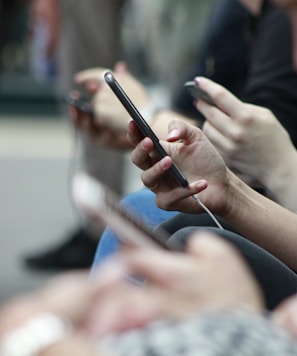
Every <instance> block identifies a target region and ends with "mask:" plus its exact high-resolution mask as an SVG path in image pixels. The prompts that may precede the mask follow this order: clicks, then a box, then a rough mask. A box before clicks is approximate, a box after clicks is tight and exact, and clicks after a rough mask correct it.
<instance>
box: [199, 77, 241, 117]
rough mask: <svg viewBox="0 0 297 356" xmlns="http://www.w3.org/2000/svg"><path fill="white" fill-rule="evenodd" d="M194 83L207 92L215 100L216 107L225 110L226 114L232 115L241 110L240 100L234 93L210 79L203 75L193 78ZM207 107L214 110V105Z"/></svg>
mask: <svg viewBox="0 0 297 356" xmlns="http://www.w3.org/2000/svg"><path fill="white" fill-rule="evenodd" d="M195 83H196V85H198V86H199V87H200V88H201V89H202V90H204V91H205V92H206V93H207V94H209V95H210V96H211V98H212V99H213V100H214V101H215V103H216V105H217V106H218V108H219V109H220V110H222V111H223V112H225V113H226V114H227V115H229V116H231V117H233V116H236V115H238V113H239V112H241V108H242V101H240V100H239V99H238V98H237V97H236V96H235V95H233V94H232V93H231V92H229V91H228V90H227V89H225V88H224V87H223V86H221V85H219V84H217V83H214V82H213V81H211V80H210V79H207V78H204V77H197V78H195ZM208 106H210V105H208ZM209 109H212V110H215V107H212V108H209Z"/></svg>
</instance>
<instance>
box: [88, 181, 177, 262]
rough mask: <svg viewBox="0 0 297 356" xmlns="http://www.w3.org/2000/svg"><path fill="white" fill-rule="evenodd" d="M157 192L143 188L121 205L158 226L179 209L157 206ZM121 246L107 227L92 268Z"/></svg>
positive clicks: (153, 225)
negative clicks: (166, 209)
mask: <svg viewBox="0 0 297 356" xmlns="http://www.w3.org/2000/svg"><path fill="white" fill-rule="evenodd" d="M155 198H156V196H155V194H154V193H152V192H151V191H150V190H149V189H147V188H143V189H141V190H139V191H137V192H134V193H131V194H129V195H127V196H126V197H125V198H123V199H122V201H121V206H123V207H128V208H129V209H130V210H131V209H133V211H135V214H137V215H139V216H140V217H141V218H142V219H143V220H144V221H145V222H146V223H147V225H148V226H150V227H151V228H154V227H156V226H157V225H159V224H160V223H161V222H163V221H165V220H167V219H169V218H171V217H173V216H175V215H176V214H177V213H178V212H177V211H165V210H162V209H160V208H158V207H157V205H156V203H155ZM118 248H119V240H118V238H117V236H116V235H115V234H114V233H113V232H112V231H111V230H110V229H109V228H106V229H105V230H104V231H103V234H102V236H101V239H100V242H99V245H98V248H97V251H96V254H95V258H94V261H93V266H92V269H94V268H96V267H97V266H98V265H99V264H100V263H101V262H102V261H103V260H104V259H105V258H106V257H108V256H111V255H112V254H113V253H115V252H116V251H117V250H118Z"/></svg>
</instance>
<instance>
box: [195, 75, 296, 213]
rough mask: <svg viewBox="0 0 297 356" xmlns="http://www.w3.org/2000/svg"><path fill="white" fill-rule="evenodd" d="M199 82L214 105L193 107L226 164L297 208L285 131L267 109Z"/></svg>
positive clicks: (207, 82)
mask: <svg viewBox="0 0 297 356" xmlns="http://www.w3.org/2000/svg"><path fill="white" fill-rule="evenodd" d="M199 86H200V87H201V88H202V89H203V90H205V91H206V92H207V93H208V94H209V95H210V96H211V97H213V98H217V102H218V103H219V108H215V107H210V106H209V105H207V104H206V103H205V102H203V101H200V102H198V103H197V109H198V110H199V111H201V112H202V113H203V115H204V116H205V117H206V119H207V121H206V123H205V124H204V127H203V131H204V133H205V134H206V136H207V137H208V138H209V140H210V141H211V142H212V143H213V144H214V146H215V147H216V148H217V150H218V151H219V152H220V154H221V155H222V156H223V157H224V159H225V161H226V163H227V165H228V166H231V167H232V168H235V169H236V170H238V171H239V172H241V173H243V174H245V175H248V176H249V177H252V178H253V179H254V180H256V181H259V182H261V183H262V184H263V185H264V186H266V187H267V188H268V189H269V190H270V191H271V192H272V193H273V195H274V196H275V198H276V200H277V202H279V203H280V204H281V205H283V206H284V207H286V208H288V209H291V210H292V211H297V192H296V190H295V189H294V185H295V182H296V180H297V152H296V149H295V147H294V146H293V144H292V142H291V139H290V137H289V135H288V132H287V131H286V130H285V129H284V128H283V126H282V125H281V124H280V123H279V121H278V120H277V119H276V118H275V116H274V115H273V114H272V113H271V111H270V110H268V109H265V108H262V107H258V106H255V105H251V104H246V103H243V102H242V101H240V100H239V99H237V98H236V97H235V96H233V95H232V94H231V93H230V92H228V91H227V90H226V89H224V88H223V87H222V86H220V85H217V84H215V83H213V82H211V81H210V80H207V79H205V78H203V79H202V78H200V80H199ZM284 182H285V184H284Z"/></svg>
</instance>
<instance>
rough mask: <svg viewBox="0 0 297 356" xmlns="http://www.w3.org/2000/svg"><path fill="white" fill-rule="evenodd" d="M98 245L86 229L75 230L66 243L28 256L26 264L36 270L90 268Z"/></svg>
mask: <svg viewBox="0 0 297 356" xmlns="http://www.w3.org/2000/svg"><path fill="white" fill-rule="evenodd" d="M97 245H98V241H95V239H93V238H92V237H90V236H89V234H88V232H87V231H86V230H84V229H79V230H77V231H75V232H74V234H72V235H71V236H70V238H68V239H67V240H66V241H65V242H64V243H62V244H61V245H59V246H57V247H54V248H52V249H51V250H49V251H46V252H43V253H41V254H38V255H32V256H27V257H25V259H24V262H25V265H26V266H27V267H28V268H30V269H35V270H71V269H81V268H89V267H91V265H92V262H93V258H94V254H95V251H96V248H97Z"/></svg>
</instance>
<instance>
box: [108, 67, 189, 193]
mask: <svg viewBox="0 0 297 356" xmlns="http://www.w3.org/2000/svg"><path fill="white" fill-rule="evenodd" d="M104 78H105V81H106V83H107V84H108V85H109V86H110V88H111V90H112V91H113V92H114V94H115V95H116V96H117V97H118V99H119V100H120V102H121V103H122V104H123V106H124V107H125V109H126V110H127V111H128V113H129V114H130V116H131V117H132V119H133V120H134V121H135V122H136V124H137V126H138V128H139V130H140V131H141V133H142V134H143V136H144V137H149V138H150V139H151V140H152V141H153V143H154V147H155V149H156V151H157V152H158V154H159V155H160V156H161V157H165V156H168V154H167V152H166V151H165V150H164V148H163V147H162V146H161V145H160V142H159V139H158V137H157V136H156V135H155V133H154V132H153V131H152V129H151V128H150V126H149V125H148V124H147V122H146V121H145V119H144V118H143V117H142V116H141V114H140V112H139V111H138V110H137V108H136V107H135V105H134V104H133V103H132V101H131V100H130V99H129V97H128V96H127V94H126V93H125V92H124V90H123V88H122V87H121V86H120V84H119V83H118V81H117V80H116V79H115V77H114V76H113V75H112V73H110V72H106V73H105V75H104ZM171 173H172V175H173V176H174V178H175V179H176V181H177V182H178V183H179V184H180V185H181V186H182V187H184V188H185V187H187V186H188V185H189V183H188V181H187V179H186V177H185V176H184V175H183V173H182V172H181V170H180V169H179V168H178V167H177V165H176V164H175V163H173V165H172V167H171Z"/></svg>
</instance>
